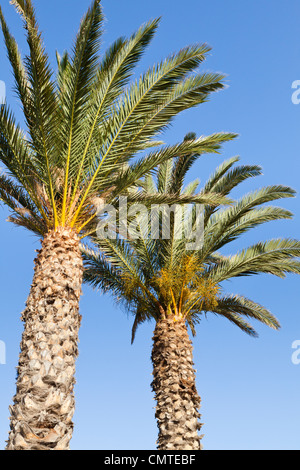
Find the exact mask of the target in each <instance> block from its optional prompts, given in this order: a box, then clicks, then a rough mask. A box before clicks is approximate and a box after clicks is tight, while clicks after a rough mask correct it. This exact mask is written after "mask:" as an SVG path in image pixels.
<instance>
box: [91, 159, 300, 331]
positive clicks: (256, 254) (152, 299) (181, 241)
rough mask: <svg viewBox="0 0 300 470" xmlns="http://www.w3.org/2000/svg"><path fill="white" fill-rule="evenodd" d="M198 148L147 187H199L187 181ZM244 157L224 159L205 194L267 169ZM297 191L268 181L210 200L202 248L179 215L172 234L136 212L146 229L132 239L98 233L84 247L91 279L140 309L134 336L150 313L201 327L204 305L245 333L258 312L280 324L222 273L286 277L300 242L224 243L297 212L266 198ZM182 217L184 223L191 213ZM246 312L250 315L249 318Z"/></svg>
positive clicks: (184, 191)
mask: <svg viewBox="0 0 300 470" xmlns="http://www.w3.org/2000/svg"><path fill="white" fill-rule="evenodd" d="M196 158H197V156H195V155H194V156H182V157H177V158H176V159H174V161H169V162H165V163H163V164H161V165H160V167H159V170H158V172H157V179H156V180H154V179H153V177H151V176H149V177H147V178H146V179H145V181H144V189H143V191H145V192H146V193H147V194H150V195H152V194H157V193H159V194H164V193H172V194H174V192H175V191H176V192H178V193H180V194H181V195H190V194H195V193H196V191H197V188H198V186H199V182H198V181H195V182H193V183H190V184H189V185H187V187H186V188H184V186H183V185H184V180H185V177H186V174H187V171H188V170H189V168H190V167H191V165H192V164H193V162H194V161H195V159H196ZM237 161H238V157H234V158H231V159H229V160H227V161H225V162H224V163H223V164H222V165H220V166H219V168H218V169H217V170H216V172H215V173H214V174H213V175H212V176H211V177H210V178H209V180H208V181H207V183H206V184H205V186H204V187H203V188H202V189H201V190H198V193H197V194H198V196H199V197H200V198H201V196H203V195H205V194H206V193H208V192H210V191H213V192H214V193H215V194H220V195H223V196H227V195H228V194H229V193H230V192H231V190H232V189H233V188H235V187H236V186H237V185H239V184H240V183H241V182H242V181H244V180H245V179H247V178H252V177H255V176H258V175H260V174H261V168H260V167H259V166H256V165H240V166H235V164H236V163H237ZM294 194H295V193H294V191H293V190H292V189H291V188H289V187H285V186H280V185H279V186H267V187H264V188H262V189H260V190H257V191H254V192H251V193H250V194H247V195H245V196H243V197H242V198H241V199H240V200H238V201H236V202H234V203H233V204H231V205H229V206H225V207H224V206H222V205H216V204H215V205H213V206H212V205H206V206H205V209H204V211H203V212H202V224H203V225H202V226H203V234H202V243H201V247H200V248H199V249H192V250H191V249H189V248H188V246H189V245H188V242H189V241H190V240H189V239H188V238H187V237H186V236H185V234H184V233H183V232H182V231H181V230H180V236H178V233H177V231H178V229H181V227H180V223H179V224H178V221H177V223H176V219H175V218H174V217H173V219H171V231H170V237H169V239H163V238H162V237H159V238H158V237H154V238H151V237H148V234H149V230H148V229H149V227H148V226H147V224H149V222H148V220H147V219H145V218H142V217H137V224H138V225H139V236H138V237H135V238H132V239H127V240H124V239H121V238H117V239H116V240H113V239H99V238H98V239H97V238H94V242H95V243H96V246H97V247H98V248H99V250H97V249H95V250H93V249H91V248H90V247H85V248H84V259H85V263H86V270H85V280H86V282H88V283H90V284H91V285H93V286H95V287H100V288H101V289H102V290H103V291H108V292H110V293H112V294H113V295H114V297H115V298H116V299H117V300H120V301H121V302H123V303H125V305H126V307H127V308H128V309H129V310H130V311H131V312H132V313H133V314H134V317H135V320H134V326H133V337H132V338H134V335H135V332H136V328H137V326H138V325H139V324H140V323H142V322H144V321H145V320H150V319H151V318H154V319H155V320H156V321H157V320H158V319H160V318H163V317H166V316H168V314H169V315H172V317H174V319H175V320H176V319H179V318H183V319H185V320H186V321H187V322H188V324H189V325H190V327H191V329H192V331H193V333H195V325H196V324H197V323H198V322H199V320H200V319H201V315H202V314H203V313H205V312H213V313H214V314H217V315H221V316H223V317H226V318H227V319H228V320H230V321H231V322H233V323H234V324H236V325H237V326H238V327H240V328H241V329H242V330H243V331H245V332H246V333H248V334H250V335H253V336H255V335H256V332H255V330H254V329H253V327H252V326H251V325H250V324H249V323H248V321H247V320H246V319H247V318H252V319H255V320H259V321H260V322H262V323H264V324H266V325H268V326H270V327H272V328H275V329H277V328H278V327H279V323H278V321H277V320H276V318H275V317H274V316H273V315H272V314H271V313H270V312H269V311H268V310H267V309H266V308H265V307H263V306H262V305H259V304H258V303H256V302H254V301H252V300H250V299H248V298H245V297H243V296H240V295H227V294H224V293H223V288H222V283H223V281H225V280H227V279H230V278H232V277H238V276H248V275H250V274H257V273H270V274H274V275H277V276H280V277H284V276H285V274H286V273H289V272H292V273H299V272H300V262H299V260H298V259H297V258H298V257H299V255H300V242H299V241H297V240H293V239H273V240H269V241H266V242H260V243H256V244H254V245H253V246H250V247H249V248H247V249H244V250H242V251H240V252H238V253H237V254H235V255H231V256H224V255H222V254H220V252H219V250H220V249H222V248H223V247H224V246H225V245H227V244H228V243H230V242H231V241H233V240H235V239H236V238H238V237H239V236H240V235H242V234H243V233H245V232H247V231H248V230H249V229H251V228H254V227H256V226H258V225H259V224H262V223H265V222H268V221H271V220H278V219H290V218H291V217H292V214H291V212H290V211H288V210H286V209H283V208H280V207H275V206H269V205H265V203H268V202H270V201H273V200H276V199H281V198H286V197H293V196H294ZM188 217H189V218H190V222H191V224H192V225H191V226H193V227H194V228H195V224H196V223H199V221H198V222H197V216H196V205H194V206H193V208H192V210H189V212H188ZM179 222H182V223H184V220H183V219H182V220H180V221H179ZM245 318H246V319H245Z"/></svg>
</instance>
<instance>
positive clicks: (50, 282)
mask: <svg viewBox="0 0 300 470" xmlns="http://www.w3.org/2000/svg"><path fill="white" fill-rule="evenodd" d="M82 271H83V265H82V257H81V254H80V249H79V240H78V237H77V235H76V234H75V233H74V232H73V231H72V230H70V229H66V228H59V229H57V230H56V231H51V232H49V233H48V234H47V235H46V236H45V238H44V240H43V242H42V248H41V250H40V251H39V254H38V256H37V258H36V260H35V272H34V278H33V283H32V286H31V290H30V295H29V297H28V300H27V303H26V309H25V311H24V312H23V314H22V320H23V321H24V332H23V336H22V342H21V352H20V357H19V366H18V368H17V372H18V375H17V391H16V395H15V397H14V404H13V405H12V406H11V407H10V412H11V420H10V429H11V431H10V433H9V439H8V444H7V447H6V449H7V450H68V449H69V442H70V439H71V437H72V430H73V423H72V417H73V414H74V409H75V401H74V393H73V388H74V383H75V379H74V373H75V361H76V358H77V355H78V347H77V344H78V330H79V326H80V320H81V317H80V315H79V299H80V295H81V285H82Z"/></svg>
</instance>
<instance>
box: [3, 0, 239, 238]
mask: <svg viewBox="0 0 300 470" xmlns="http://www.w3.org/2000/svg"><path fill="white" fill-rule="evenodd" d="M12 3H13V4H14V5H15V7H16V9H17V10H18V12H19V13H20V15H21V16H22V18H23V21H24V26H25V29H26V33H27V42H28V47H29V54H28V55H27V56H26V57H25V59H24V60H23V59H22V58H21V55H20V52H19V49H18V46H17V43H16V41H15V39H14V38H13V36H12V35H11V34H10V31H9V29H8V27H7V24H6V22H5V19H4V17H3V14H2V12H1V9H0V20H1V24H2V30H3V33H4V38H5V43H6V47H7V52H8V57H9V60H10V62H11V65H12V68H13V72H14V78H15V89H16V92H17V95H18V97H19V99H20V101H21V103H22V108H23V112H24V119H25V124H26V131H22V130H21V128H20V127H19V126H18V125H17V124H16V122H15V118H14V116H13V113H12V112H11V110H10V109H9V107H8V106H7V105H5V106H2V107H1V109H0V159H1V161H2V162H3V164H4V165H5V169H6V170H7V171H6V173H4V174H1V175H0V199H1V200H2V201H3V202H4V203H6V204H7V205H8V206H9V208H10V209H11V210H12V215H11V217H10V220H11V221H12V222H14V223H16V224H18V225H22V226H25V227H27V228H28V229H30V230H31V231H33V232H35V233H37V234H42V235H43V234H45V233H46V232H47V231H49V230H50V229H56V228H57V227H59V226H61V227H64V226H68V227H71V228H73V229H74V230H75V231H76V232H77V233H78V234H80V236H82V237H83V236H85V235H86V234H88V233H89V232H90V231H92V230H93V227H94V225H93V223H94V221H95V216H96V209H95V203H94V201H95V198H97V197H99V195H101V197H102V198H104V199H105V200H106V201H113V200H114V199H115V198H116V197H117V196H118V195H119V193H120V192H123V193H124V192H125V193H126V190H127V189H128V188H130V187H131V186H132V185H134V184H135V182H136V181H137V180H138V179H139V178H141V177H142V176H143V175H144V174H146V173H147V172H148V171H149V170H151V169H152V168H154V167H155V166H156V165H157V164H159V163H161V162H162V161H164V160H166V159H168V158H171V157H173V156H174V155H175V154H177V153H178V152H179V153H182V152H184V153H194V152H198V153H210V152H217V151H218V149H219V148H220V145H221V143H222V142H225V141H226V140H230V139H232V138H233V137H234V135H233V134H229V133H228V134H226V133H220V134H214V135H212V136H208V137H202V138H200V139H197V140H193V141H187V142H184V143H182V144H178V145H173V146H172V145H171V146H162V142H160V141H158V140H157V136H158V135H159V134H160V133H161V132H162V131H163V130H164V129H165V128H166V126H168V125H169V124H170V122H171V121H172V119H173V117H174V116H176V115H177V114H178V113H179V112H181V111H182V110H184V109H187V108H190V107H192V106H196V105H198V104H200V103H202V102H204V101H206V100H207V99H208V97H209V94H210V93H211V92H214V91H217V90H218V89H220V88H222V87H223V83H222V80H223V78H224V76H222V75H220V74H217V73H201V74H200V73H194V72H195V71H196V69H197V67H198V66H199V65H200V64H201V63H202V62H203V60H204V59H205V57H206V55H207V53H208V52H209V50H210V48H209V47H208V46H206V45H196V46H191V47H186V48H185V49H182V50H181V51H180V52H178V53H176V54H173V55H172V56H170V57H169V58H168V59H166V60H163V61H162V62H161V63H159V64H157V65H155V66H153V67H151V68H149V70H147V71H146V72H145V73H144V74H142V75H141V77H140V78H138V79H136V80H134V81H132V83H131V84H130V79H131V78H132V74H133V72H134V67H135V65H136V64H137V63H138V61H139V60H140V58H141V57H142V55H143V53H144V52H145V49H146V47H147V46H148V44H149V43H150V41H151V39H152V38H153V36H154V34H155V32H156V29H157V27H158V24H159V20H158V19H155V20H153V21H150V22H148V23H147V24H145V25H143V26H142V27H140V28H139V29H138V30H137V31H136V32H135V33H134V34H133V35H132V36H131V37H130V38H129V39H125V38H120V39H118V40H116V41H115V42H114V43H113V44H112V46H111V47H110V48H109V49H108V51H107V52H106V53H105V54H104V56H103V57H102V58H101V59H100V58H99V45H100V39H101V32H102V31H101V27H102V22H103V15H102V11H101V7H100V1H99V0H94V1H93V3H92V5H91V7H90V9H89V10H88V12H87V14H86V15H85V17H84V18H83V20H82V22H81V25H80V29H79V32H78V34H77V37H76V40H75V42H74V46H73V49H72V51H71V52H70V53H67V52H65V53H64V54H63V55H62V56H59V54H57V64H58V65H57V67H58V70H57V73H56V75H55V74H54V72H53V71H52V69H51V66H50V64H49V59H48V56H47V53H46V51H45V48H44V45H43V41H42V36H41V33H40V32H39V29H38V24H37V20H36V16H35V11H34V8H33V6H32V3H31V1H30V0H13V1H12ZM155 139H156V140H155ZM151 147H158V148H157V149H156V150H152V151H150V153H148V154H147V155H143V156H142V157H141V158H140V159H139V160H133V158H134V157H135V156H136V155H137V154H138V153H140V152H144V151H146V150H147V149H149V148H151Z"/></svg>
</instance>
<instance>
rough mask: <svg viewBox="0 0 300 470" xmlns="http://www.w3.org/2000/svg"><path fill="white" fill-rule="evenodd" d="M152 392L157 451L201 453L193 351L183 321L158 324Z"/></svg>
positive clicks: (154, 350) (171, 319)
mask: <svg viewBox="0 0 300 470" xmlns="http://www.w3.org/2000/svg"><path fill="white" fill-rule="evenodd" d="M152 363H153V377H154V379H153V382H152V390H153V391H154V392H155V398H156V401H157V406H156V414H155V416H156V418H157V425H158V428H159V435H158V450H200V449H201V444H200V440H201V437H202V436H199V434H198V431H199V430H200V428H201V424H200V423H199V418H200V414H199V412H198V409H199V408H200V401H201V400H200V397H199V395H198V393H197V390H196V385H195V370H194V369H193V365H194V364H193V348H192V343H191V341H190V339H189V336H188V331H187V327H186V324H185V321H184V320H182V319H179V320H177V321H174V319H173V318H167V319H161V320H159V321H158V322H157V324H156V328H155V331H154V337H153V350H152Z"/></svg>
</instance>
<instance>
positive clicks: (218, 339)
mask: <svg viewBox="0 0 300 470" xmlns="http://www.w3.org/2000/svg"><path fill="white" fill-rule="evenodd" d="M0 3H1V6H2V8H3V10H4V13H5V16H6V18H7V21H8V23H9V25H10V26H11V29H12V31H13V32H14V34H15V36H16V38H17V40H18V42H19V44H20V45H21V49H22V51H26V42H25V40H24V33H23V30H22V27H21V22H20V19H19V18H18V16H17V15H16V13H15V12H14V9H13V7H11V6H10V5H9V2H8V0H1V2H0ZM35 4H36V6H37V11H38V17H39V22H40V26H41V28H42V30H43V31H44V38H45V42H46V46H47V50H48V52H49V54H50V57H51V60H53V64H54V58H55V50H56V49H57V50H58V51H59V52H63V50H64V49H66V48H67V49H69V48H70V46H71V45H72V41H73V38H74V35H75V33H76V31H77V28H78V24H79V20H80V18H81V17H82V15H83V13H84V11H85V10H86V9H87V7H88V5H89V0H72V1H70V0H69V1H66V0H64V1H62V0H52V1H51V2H43V1H36V2H35ZM102 5H103V8H104V13H105V16H106V22H105V34H104V38H103V50H104V49H105V48H106V47H108V46H109V44H110V43H111V42H112V41H113V40H114V39H116V38H117V37H119V36H123V35H129V34H131V33H132V32H133V31H134V30H135V29H137V28H138V27H139V26H140V24H141V23H143V22H145V21H147V20H149V19H150V18H154V17H158V16H161V17H162V21H161V26H160V28H159V31H158V33H157V35H156V38H155V39H154V41H153V43H152V45H151V46H150V48H149V49H148V52H147V54H146V55H145V57H144V59H143V61H142V64H141V67H140V68H139V70H143V69H145V68H147V67H148V66H150V65H152V64H153V63H154V62H157V61H159V60H160V59H162V58H164V57H165V56H167V55H169V54H170V53H172V52H174V51H176V50H178V49H180V48H181V47H183V46H185V45H188V44H192V43H196V42H207V43H209V44H210V45H211V46H212V47H213V50H212V53H211V56H210V57H209V58H208V60H207V62H206V63H205V65H204V67H203V70H212V71H220V72H224V73H226V74H227V76H228V78H227V81H228V85H229V87H228V88H227V89H226V90H224V91H221V92H220V93H217V94H215V95H214V96H213V97H212V100H211V101H210V102H209V103H207V104H205V105H202V106H201V107H198V108H196V109H194V110H191V111H188V112H185V113H184V114H183V115H182V116H180V117H178V119H177V120H176V121H175V122H174V125H173V127H172V128H171V129H170V130H169V131H168V133H167V134H166V135H165V141H166V142H168V143H175V142H177V141H180V140H181V139H182V138H183V136H184V135H185V133H187V132H188V131H194V132H196V133H197V134H198V135H200V134H208V133H212V132H217V131H223V130H224V131H232V132H236V133H238V134H239V138H238V139H237V140H235V141H234V142H232V143H230V144H227V145H226V146H225V147H224V152H223V154H222V155H220V156H205V157H202V159H201V160H200V161H199V162H198V163H197V165H195V167H194V169H193V171H192V172H191V174H190V178H191V179H194V178H196V177H199V178H200V179H201V180H202V181H205V179H206V178H207V176H208V175H209V174H210V173H211V172H212V171H213V169H214V168H215V167H216V165H217V164H219V163H220V162H222V161H223V160H224V159H225V158H228V157H231V156H233V155H240V157H241V162H242V163H245V164H248V163H255V164H260V165H261V166H262V167H263V169H264V175H263V176H260V177H259V178H256V179H255V180H252V181H251V183H246V184H244V186H241V190H242V191H243V192H244V193H245V192H248V191H250V190H252V189H255V188H257V187H260V186H264V185H267V184H285V185H289V186H292V187H293V188H294V189H296V190H297V191H298V192H299V191H300V184H299V170H300V164H299V154H300V152H299V150H300V132H299V122H300V121H299V118H300V105H295V104H293V103H292V101H291V96H292V88H291V86H292V83H293V81H295V80H300V42H299V17H300V4H299V1H298V0H289V1H288V2H286V1H283V0H263V1H262V0H251V1H250V0H245V1H243V2H241V1H238V0H227V1H226V2H225V1H224V0H215V1H214V2H204V1H201V0H186V1H185V2H182V1H179V0H152V1H151V2H148V1H142V0H139V1H137V0H126V1H125V0H103V2H102ZM0 80H4V81H5V82H6V85H7V88H8V102H9V103H10V104H11V105H12V107H13V109H14V110H15V113H16V115H17V117H18V118H19V119H20V120H21V114H20V112H19V107H18V103H17V102H16V101H15V98H14V95H13V93H12V91H11V89H12V83H13V82H12V77H11V71H10V69H9V65H8V61H7V59H6V56H5V52H4V47H3V39H2V38H1V40H0ZM241 194H242V193H241V191H239V193H237V194H236V196H241ZM280 205H282V206H283V207H285V208H287V209H289V210H291V211H293V213H294V214H295V216H294V219H293V220H292V221H285V222H278V223H277V222H275V223H274V222H273V223H271V224H266V225H265V227H261V228H259V229H258V230H255V231H252V232H250V233H249V234H247V236H244V237H243V238H242V239H241V240H240V241H239V242H236V243H235V244H234V246H232V248H231V250H232V251H233V250H236V249H239V248H241V247H243V246H248V245H249V244H252V243H254V242H256V241H258V240H264V239H266V238H273V237H280V236H282V237H293V238H300V208H299V196H297V198H295V199H290V200H285V201H284V202H283V203H281V204H280ZM7 215H8V212H7V211H6V209H3V208H0V242H1V253H0V263H1V264H0V266H1V269H0V295H1V306H0V340H2V341H5V343H6V347H7V351H6V356H7V357H6V365H0V382H1V387H0V447H1V448H3V447H4V445H5V443H4V441H5V440H6V438H7V432H8V424H9V423H8V416H9V413H8V406H9V404H10V403H11V400H12V397H13V395H14V392H15V376H16V371H15V367H16V365H17V362H18V353H19V344H20V339H21V333H22V324H21V321H20V313H21V311H22V310H23V309H24V303H25V301H26V298H27V295H28V292H29V288H30V283H31V278H32V274H33V258H34V256H35V252H34V250H35V249H38V248H39V242H38V240H37V239H35V238H34V236H33V235H31V234H29V233H26V232H25V230H23V229H19V228H15V227H14V226H12V225H11V224H9V223H7V222H5V219H6V217H7ZM299 281H300V279H299V278H298V277H296V276H289V277H287V278H286V279H285V280H281V279H277V278H273V277H270V276H267V275H264V276H260V277H255V278H253V279H251V278H249V279H246V278H245V279H241V280H238V281H237V280H233V281H231V282H229V283H228V284H227V285H226V286H225V287H226V290H227V291H228V292H232V293H240V294H243V295H246V296H248V297H250V298H252V299H253V300H255V301H257V302H260V303H262V304H263V305H265V306H266V307H268V308H269V309H270V310H271V311H272V312H273V313H274V314H275V315H276V316H277V318H278V319H279V321H280V323H281V325H282V329H281V330H280V331H279V332H276V331H273V330H269V329H268V328H267V327H264V326H260V325H258V324H255V326H256V327H257V330H258V332H259V335H260V336H259V339H252V338H249V337H248V336H246V335H245V334H243V333H242V332H241V331H240V330H238V329H237V328H236V327H234V326H232V325H231V324H229V322H226V320H224V321H223V320H222V319H219V318H214V317H213V316H208V317H207V319H205V320H203V321H202V323H201V325H200V326H199V328H198V334H197V337H196V338H195V340H194V345H195V349H194V359H195V367H196V369H197V387H198V391H199V394H200V395H201V397H202V421H203V422H204V423H205V425H204V427H203V432H204V434H205V437H204V439H203V445H204V448H205V449H207V450H211V449H249V450H251V449H274V450H275V449H293V450H295V449H297V450H299V449H300V439H299V438H300V436H299V421H300V405H299V390H300V365H298V366H297V365H294V364H293V363H292V361H291V356H292V353H293V350H292V343H293V341H295V340H300V331H299V330H300V328H299V326H300V307H299ZM81 313H82V315H83V323H82V329H81V333H80V357H79V359H78V361H77V374H76V378H77V385H76V400H77V407H76V414H75V417H74V420H75V432H74V438H73V440H72V449H74V450H75V449H108V450H114V449H116V450H125V449H150V450H151V449H155V440H156V437H157V428H156V422H155V419H154V409H153V408H154V406H155V402H154V400H153V395H152V393H151V390H150V383H151V378H152V377H151V361H150V354H151V346H152V341H151V338H152V332H153V328H154V325H153V324H150V323H149V324H146V325H143V326H141V328H140V330H139V331H138V334H137V338H136V342H135V344H134V345H133V346H131V345H130V329H131V324H132V319H131V318H127V316H126V315H125V314H124V313H123V312H121V311H120V310H118V308H117V307H116V306H115V305H114V304H113V302H112V301H111V299H110V298H109V297H108V296H106V297H104V296H100V295H99V293H97V292H94V291H92V290H91V289H90V288H89V287H84V295H83V297H82V301H81Z"/></svg>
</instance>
